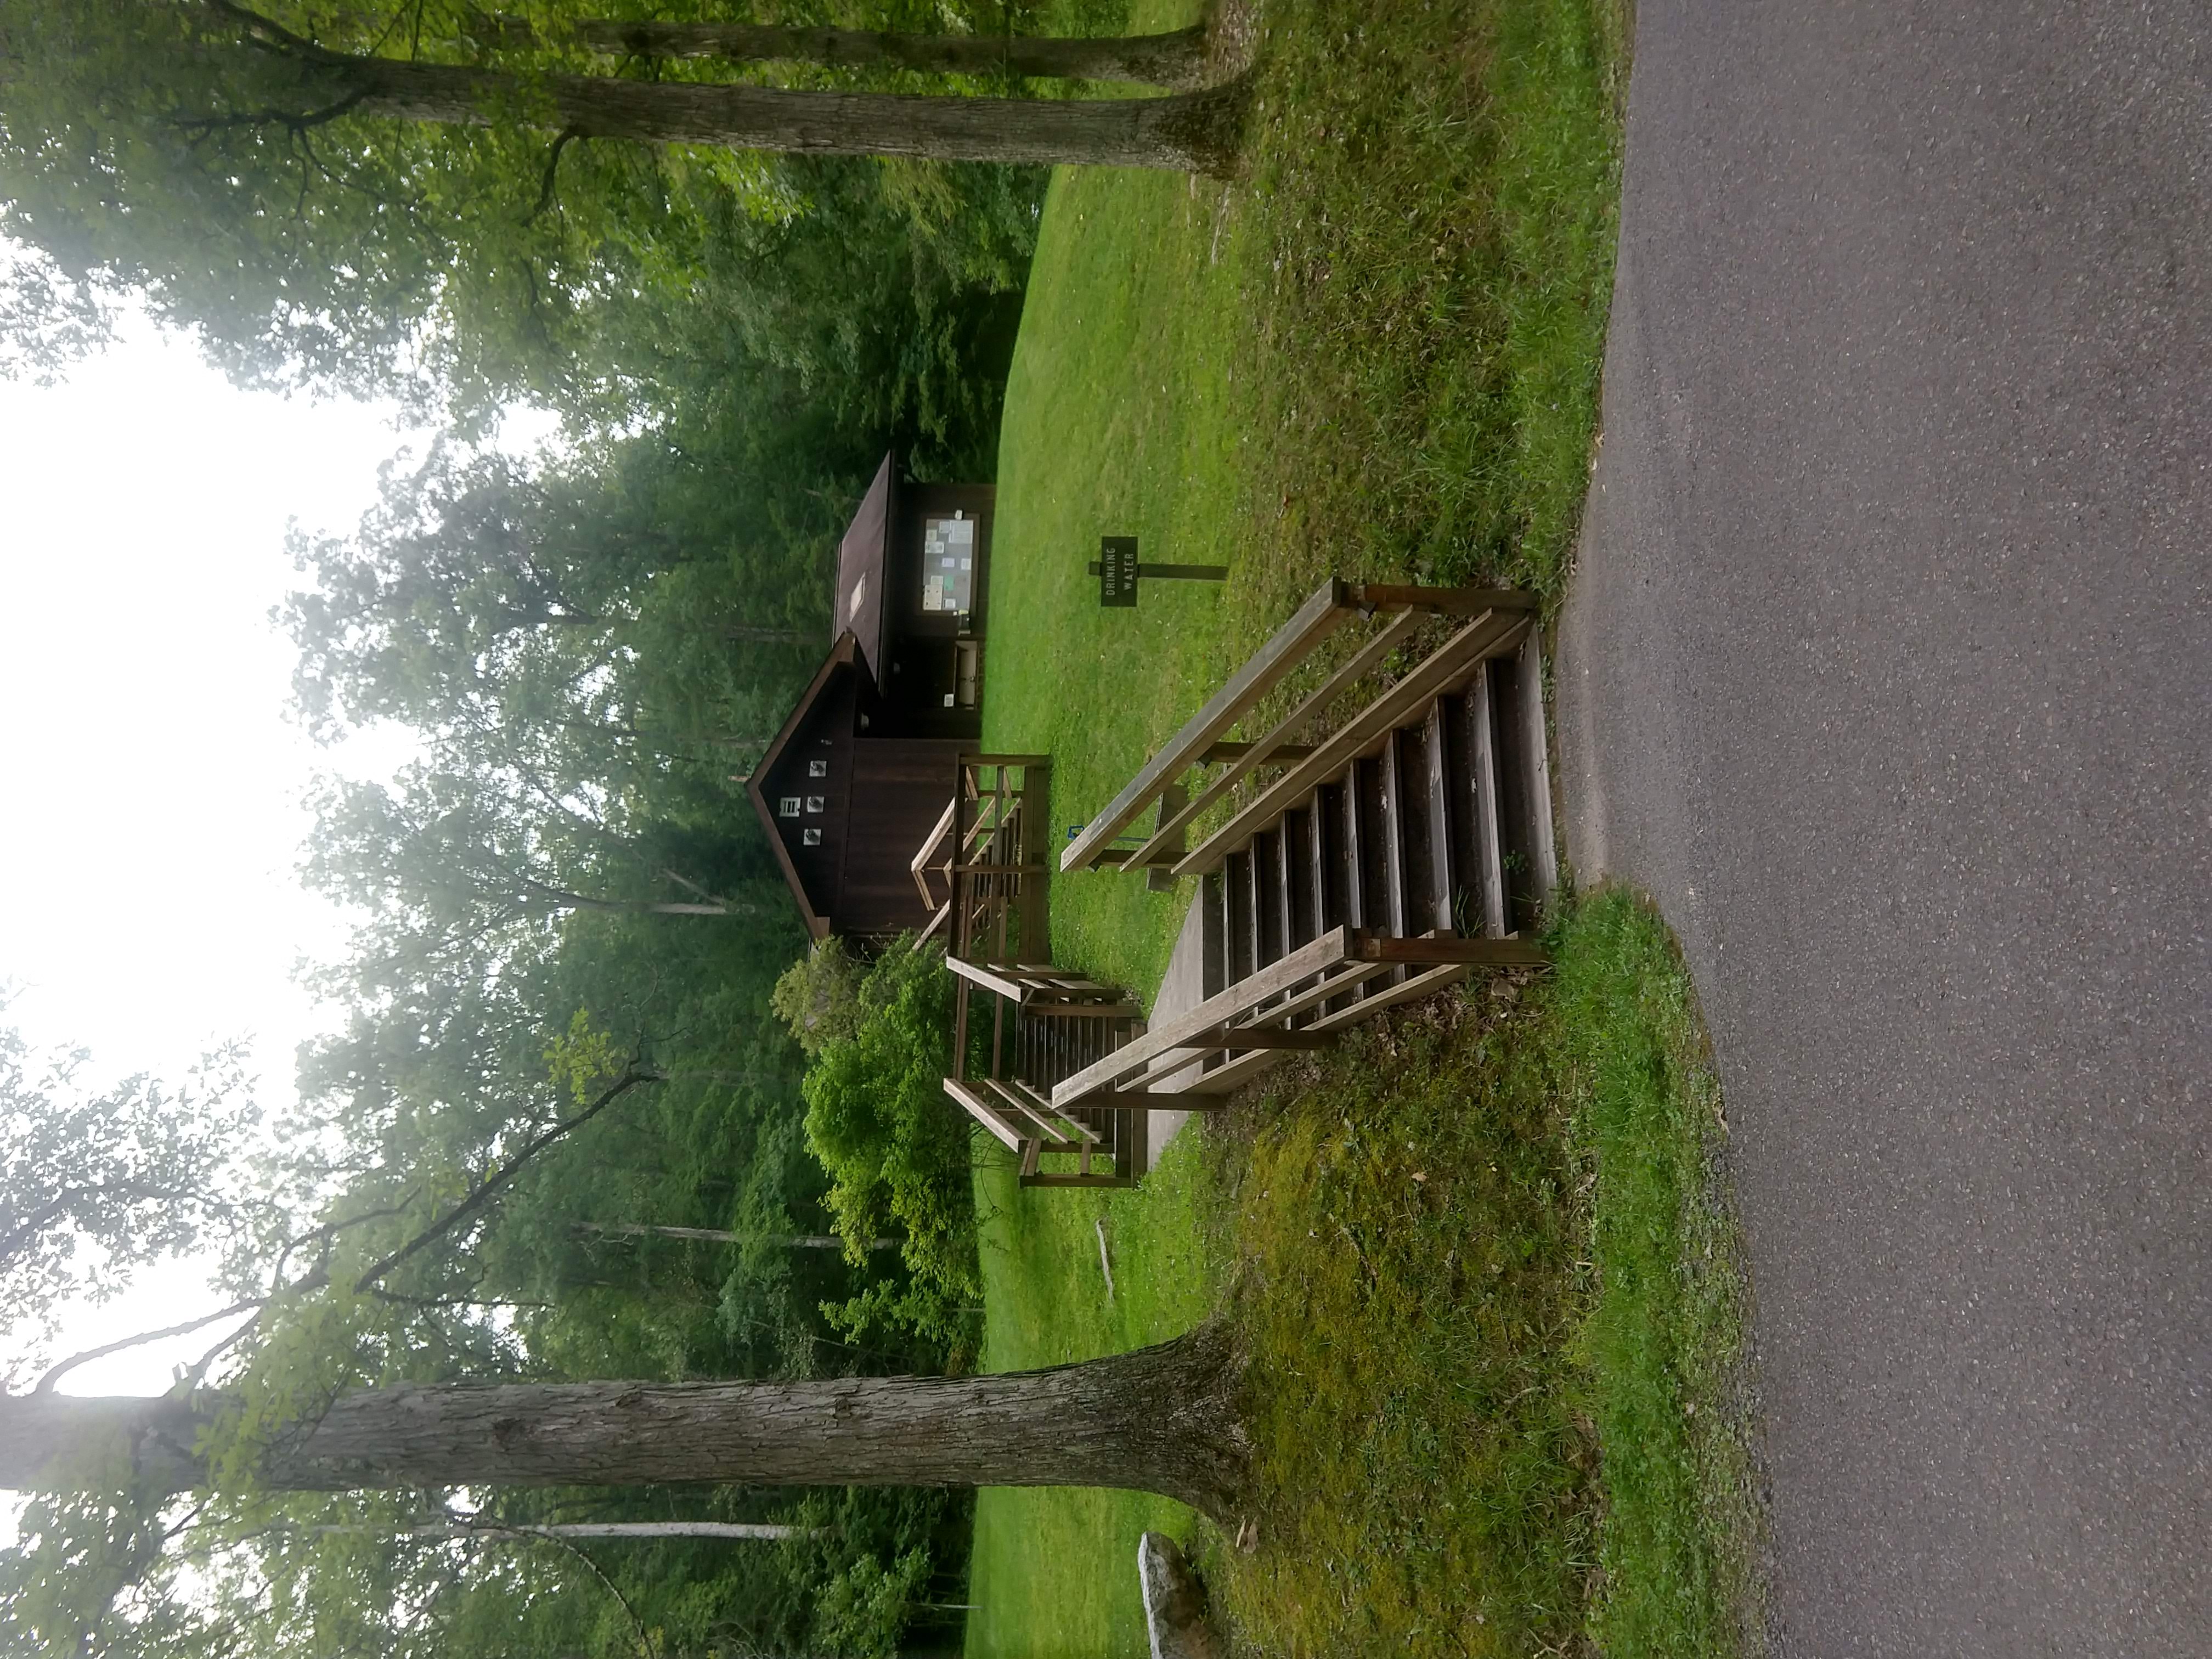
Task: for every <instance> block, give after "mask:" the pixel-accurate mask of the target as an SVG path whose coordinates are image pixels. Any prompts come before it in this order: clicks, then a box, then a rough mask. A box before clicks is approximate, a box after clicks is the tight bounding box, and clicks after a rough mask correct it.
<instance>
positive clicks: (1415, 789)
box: [1391, 720, 1451, 933]
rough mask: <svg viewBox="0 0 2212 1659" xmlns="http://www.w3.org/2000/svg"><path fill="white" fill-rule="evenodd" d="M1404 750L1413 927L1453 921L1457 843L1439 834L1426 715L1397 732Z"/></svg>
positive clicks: (1404, 830) (1401, 778)
mask: <svg viewBox="0 0 2212 1659" xmlns="http://www.w3.org/2000/svg"><path fill="white" fill-rule="evenodd" d="M1391 740H1392V743H1393V744H1394V746H1395V748H1396V750H1397V751H1398V789H1399V805H1400V806H1401V809H1402V811H1403V812H1404V814H1405V816H1404V819H1403V821H1402V822H1401V823H1400V824H1399V825H1398V836H1399V839H1401V841H1403V842H1405V844H1406V921H1407V931H1408V932H1409V933H1427V932H1428V931H1429V930H1430V929H1431V928H1436V927H1442V928H1444V929H1447V930H1449V928H1450V927H1451V849H1450V848H1449V844H1448V843H1447V842H1446V841H1445V839H1444V837H1443V836H1439V835H1437V826H1436V814H1435V811H1434V809H1433V808H1432V807H1431V805H1430V799H1429V797H1430V787H1431V785H1430V778H1429V772H1430V763H1429V727H1428V722H1427V721H1426V720H1423V721H1422V722H1421V723H1420V724H1419V725H1416V726H1400V727H1399V728H1398V730H1397V731H1396V732H1394V733H1392V734H1391Z"/></svg>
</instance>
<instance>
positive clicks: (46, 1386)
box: [31, 1296, 269, 1394]
mask: <svg viewBox="0 0 2212 1659" xmlns="http://www.w3.org/2000/svg"><path fill="white" fill-rule="evenodd" d="M268 1300H269V1298H268V1297H264V1296H251V1297H246V1300H245V1301H243V1302H234V1303H232V1304H230V1305H229V1306H228V1308H217V1309H216V1310H215V1311H214V1312H213V1313H211V1314H203V1315H201V1316H200V1317H198V1318H197V1319H188V1320H186V1321H185V1322H184V1323H183V1324H181V1325H166V1326H164V1327H162V1328H161V1329H160V1330H158V1331H141V1332H140V1333H139V1334H137V1335H136V1336H126V1337H125V1338H124V1339H123V1340H121V1341H120V1342H108V1343H103V1344H102V1345H101V1346H99V1347H97V1348H87V1349H86V1350H85V1351H84V1352H82V1353H73V1354H71V1355H70V1357H69V1358H67V1359H64V1360H63V1361H62V1362H61V1364H58V1365H56V1366H55V1367H54V1368H53V1369H52V1370H50V1371H48V1372H47V1373H46V1375H45V1376H42V1377H40V1379H39V1380H38V1381H37V1382H36V1383H33V1385H32V1388H31V1392H32V1393H33V1394H52V1392H53V1391H54V1384H55V1383H58V1382H60V1381H61V1379H62V1378H63V1377H64V1376H67V1375H68V1374H69V1373H70V1372H71V1371H73V1370H76V1368H77V1367H78V1366H80V1365H88V1364H91V1363H92V1362H93V1361H94V1360H95V1359H105V1358H107V1356H108V1355H109V1354H112V1353H121V1352H123V1351H124V1350H125V1348H135V1347H137V1346H139V1345H140V1344H141V1343H145V1342H160V1341H163V1340H167V1338H169V1337H173V1336H189V1335H190V1334H191V1333H192V1332H194V1331H196V1330H198V1329H199V1328H201V1327H202V1326H203V1325H212V1324H214V1323H215V1322H216V1320H218V1319H228V1318H229V1317H230V1316H231V1315H233V1314H241V1313H245V1312H246V1311H248V1310H252V1309H258V1308H259V1307H261V1306H262V1305H263V1304H265V1303H266V1302H267V1301H268Z"/></svg>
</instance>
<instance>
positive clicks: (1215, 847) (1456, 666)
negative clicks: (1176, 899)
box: [1175, 611, 1528, 876]
mask: <svg viewBox="0 0 2212 1659" xmlns="http://www.w3.org/2000/svg"><path fill="white" fill-rule="evenodd" d="M1526 629H1528V617H1527V616H1526V615H1525V614H1524V613H1522V612H1520V611H1505V612H1500V611H1483V612H1482V613H1480V615H1478V616H1477V617H1475V619H1474V621H1473V622H1471V623H1468V625H1467V626H1466V627H1464V628H1462V629H1460V630H1459V632H1458V633H1456V634H1455V635H1452V636H1451V638H1450V639H1449V640H1447V641H1444V643H1443V645H1441V646H1439V647H1437V649H1436V651H1435V652H1434V653H1431V655H1430V656H1429V657H1428V658H1427V659H1425V660H1424V661H1423V662H1422V663H1421V664H1420V665H1419V666H1418V667H1416V668H1415V669H1414V670H1413V671H1412V672H1411V673H1409V674H1407V676H1406V677H1405V678H1403V679H1401V680H1400V681H1399V682H1398V683H1397V684H1395V685H1393V686H1392V687H1391V688H1390V689H1389V690H1387V691H1385V692H1384V693H1383V695H1382V696H1379V697H1377V698H1376V700H1375V701H1374V702H1370V703H1369V704H1368V705H1367V707H1366V708H1364V709H1362V710H1361V711H1360V712H1359V713H1358V714H1356V715H1355V716H1353V717H1352V720H1350V721H1349V722H1347V723H1346V725H1345V726H1343V727H1342V728H1341V729H1340V730H1339V731H1338V732H1335V733H1334V735H1332V736H1331V737H1330V738H1329V739H1328V742H1326V743H1324V744H1322V745H1321V746H1320V747H1319V748H1317V749H1316V750H1314V752H1313V753H1312V754H1310V755H1309V756H1307V757H1306V758H1305V759H1304V760H1302V761H1300V762H1299V763H1297V765H1296V766H1293V767H1291V769H1289V770H1288V771H1286V772H1285V773H1284V774H1283V775H1281V776H1280V777H1279V778H1277V779H1276V780H1275V781H1274V782H1273V783H1272V784H1270V785H1268V786H1267V788H1266V789H1264V790H1262V791H1261V793H1260V795H1259V797H1258V799H1255V800H1254V801H1253V802H1252V803H1251V805H1249V806H1246V807H1245V808H1244V809H1243V811H1240V812H1238V813H1237V815H1236V817H1232V818H1231V819H1230V820H1229V822H1228V823H1225V824H1224V825H1222V826H1221V828H1220V829H1217V830H1215V831H1214V832H1213V833H1212V835H1211V836H1207V837H1206V840H1205V841H1203V842H1200V844H1199V845H1198V846H1197V847H1196V848H1193V849H1192V850H1191V851H1190V852H1189V853H1188V854H1186V855H1185V856H1184V857H1183V858H1182V860H1180V861H1179V862H1177V864H1176V866H1175V872H1176V874H1177V875H1178V876H1197V875H1203V874H1205V873H1206V872H1207V871H1209V870H1212V869H1214V868H1217V867H1218V866H1219V865H1220V864H1221V862H1222V860H1225V859H1226V858H1227V857H1228V856H1229V855H1230V854H1231V853H1233V852H1235V851H1236V850H1237V848H1239V847H1241V846H1243V844H1244V843H1245V842H1247V841H1249V840H1250V839H1251V837H1252V836H1253V835H1254V834H1255V832H1256V831H1258V830H1260V829H1264V828H1266V827H1267V824H1268V823H1271V822H1273V820H1274V819H1275V818H1277V817H1280V816H1281V814H1282V812H1283V811H1284V810H1285V808H1286V807H1290V806H1294V805H1297V802H1298V801H1299V800H1300V799H1302V798H1303V797H1304V795H1305V794H1306V793H1308V792H1309V791H1310V790H1311V789H1312V788H1313V787H1315V786H1316V784H1320V783H1322V782H1325V781H1327V780H1328V778H1330V777H1331V776H1333V775H1335V774H1336V773H1338V772H1340V771H1342V770H1343V769H1345V768H1346V766H1348V765H1350V764H1351V763H1352V761H1353V760H1354V759H1356V758H1357V757H1358V755H1359V754H1360V752H1361V751H1362V750H1364V749H1366V748H1367V747H1368V745H1370V744H1373V743H1375V742H1376V741H1378V740H1379V739H1381V738H1383V737H1385V736H1387V735H1388V734H1389V732H1390V730H1391V728H1392V727H1393V726H1395V725H1396V724H1397V723H1398V722H1399V721H1400V720H1402V719H1404V718H1405V717H1406V716H1407V714H1410V713H1412V712H1413V710H1414V709H1415V708H1419V706H1420V704H1421V703H1422V702H1424V701H1425V700H1426V699H1428V698H1430V697H1433V696H1437V695H1439V694H1440V693H1442V692H1443V690H1446V689H1447V688H1448V687H1449V685H1450V684H1452V682H1453V680H1454V679H1455V678H1457V677H1459V676H1462V675H1464V674H1468V673H1472V672H1473V671H1474V670H1475V668H1477V667H1478V666H1479V665H1480V664H1481V662H1482V660H1483V659H1484V658H1486V657H1487V656H1489V655H1491V654H1492V653H1495V652H1497V651H1498V650H1500V649H1502V648H1504V647H1505V646H1506V645H1507V644H1509V643H1510V641H1513V640H1516V639H1518V638H1519V637H1520V635H1522V633H1523V632H1524V631H1526Z"/></svg>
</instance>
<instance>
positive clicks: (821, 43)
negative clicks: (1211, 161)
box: [574, 21, 1206, 92]
mask: <svg viewBox="0 0 2212 1659" xmlns="http://www.w3.org/2000/svg"><path fill="white" fill-rule="evenodd" d="M574 36H575V38H576V39H577V40H580V41H581V42H583V44H584V45H586V46H589V47H591V48H592V50H593V51H595V52H608V53H618V54H621V55H623V56H627V57H631V58H726V59H728V60H730V61H732V62H735V63H767V62H774V61H778V60H781V61H784V62H788V63H798V64H821V65H822V66H823V67H824V68H828V69H902V70H921V71H923V72H924V73H927V74H938V75H1022V76H1038V77H1042V78H1045V79H1053V80H1066V81H1133V82H1140V83H1142V84H1144V85H1146V86H1154V87H1170V88H1175V89H1176V90H1177V91H1181V92H1194V91H1196V90H1197V89H1198V88H1200V87H1203V86H1204V85H1205V84H1206V30H1205V28H1204V27H1203V26H1194V27H1190V28H1187V29H1177V30H1176V31H1175V32H1174V33H1171V34H1138V35H1123V36H1120V37H1115V36H1112V35H1100V36H1090V37H1078V38H1074V39H1057V40H1056V39H1051V38H1048V37H1043V36H1038V35H1022V34H1015V35H981V34H890V33H880V32H878V31H876V30H872V29H836V28H776V27H769V26H768V25H764V24H759V23H655V22H645V21H612V22H591V23H580V24H578V25H577V26H576V27H575V29H574Z"/></svg>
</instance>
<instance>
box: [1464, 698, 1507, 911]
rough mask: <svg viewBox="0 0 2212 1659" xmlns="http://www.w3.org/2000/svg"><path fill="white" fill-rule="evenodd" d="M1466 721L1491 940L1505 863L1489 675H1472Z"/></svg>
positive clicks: (1480, 883) (1479, 883) (1501, 904)
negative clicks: (1499, 837) (1471, 758)
mask: <svg viewBox="0 0 2212 1659" xmlns="http://www.w3.org/2000/svg"><path fill="white" fill-rule="evenodd" d="M1467 724H1468V738H1469V741H1470V742H1471V743H1472V744H1473V746H1474V767H1473V769H1472V770H1471V771H1470V773H1469V775H1468V788H1469V789H1470V790H1471V791H1472V792H1473V794H1474V823H1475V839H1476V842H1477V848H1478V850H1477V853H1476V861H1477V880H1476V882H1475V883H1474V885H1475V886H1476V887H1477V888H1478V889H1479V890H1480V893H1481V896H1482V927H1483V931H1484V932H1485V933H1488V934H1490V935H1491V936H1492V938H1493V939H1494V938H1496V937H1498V935H1500V934H1502V933H1504V932H1505V866H1504V852H1503V849H1502V848H1500V847H1499V845H1498V722H1497V719H1496V715H1495V711H1494V710H1493V709H1492V706H1491V696H1490V676H1489V675H1488V674H1486V673H1485V674H1478V675H1476V676H1475V677H1474V685H1473V686H1471V687H1470V688H1469V689H1468V694H1467Z"/></svg>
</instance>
